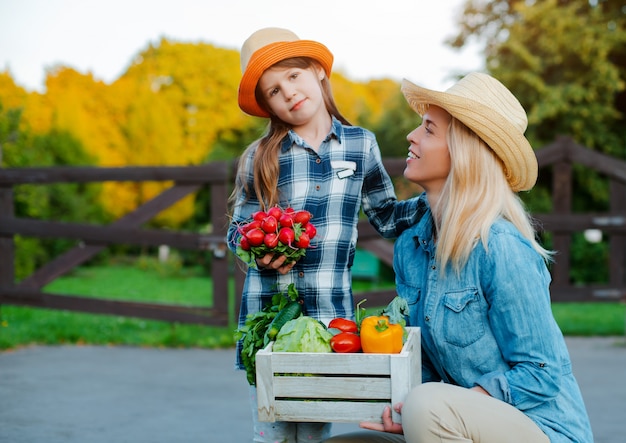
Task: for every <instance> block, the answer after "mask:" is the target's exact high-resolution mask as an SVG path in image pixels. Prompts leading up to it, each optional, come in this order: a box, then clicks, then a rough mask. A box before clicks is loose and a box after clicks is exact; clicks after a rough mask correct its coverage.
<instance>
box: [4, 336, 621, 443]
mask: <svg viewBox="0 0 626 443" xmlns="http://www.w3.org/2000/svg"><path fill="white" fill-rule="evenodd" d="M567 342H568V345H569V347H570V353H571V355H572V360H573V365H574V373H575V374H576V376H577V378H578V380H579V382H580V384H581V388H582V391H583V396H584V397H585V401H586V403H587V408H588V410H589V415H590V417H591V422H592V426H593V428H594V433H595V443H624V442H626V412H625V411H626V343H625V340H624V338H622V337H618V338H584V339H583V338H568V339H567ZM233 360H234V351H233V350H230V349H229V350H195V349H194V350H177V349H143V348H130V347H92V346H61V347H39V346H37V347H28V348H25V349H20V350H17V351H11V352H4V353H0V442H1V443H161V442H162V443H201V442H211V443H218V442H219V443H247V442H249V441H250V433H251V431H250V428H251V420H250V412H249V402H248V398H247V395H248V386H247V384H246V382H245V377H244V375H243V372H239V371H235V370H233ZM353 429H356V425H355V424H345V423H342V424H335V425H334V433H342V432H347V431H350V430H353Z"/></svg>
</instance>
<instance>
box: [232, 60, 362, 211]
mask: <svg viewBox="0 0 626 443" xmlns="http://www.w3.org/2000/svg"><path fill="white" fill-rule="evenodd" d="M275 66H278V67H295V68H301V69H321V65H320V64H319V63H318V62H317V61H315V60H313V59H311V58H308V57H294V58H288V59H285V60H282V61H280V62H278V63H276V64H274V65H273V67H275ZM320 88H321V90H322V96H323V98H324V104H325V105H326V110H327V111H328V113H329V114H330V115H332V116H334V117H336V118H337V120H339V121H340V122H341V123H343V124H344V125H348V126H350V125H351V124H350V122H349V121H348V120H347V119H346V118H345V117H344V116H343V115H341V113H340V112H339V109H338V108H337V105H336V104H335V99H334V98H333V93H332V89H331V85H330V80H329V79H328V77H326V76H324V78H322V79H321V80H320ZM255 95H256V100H257V102H258V103H259V105H260V106H261V107H262V108H263V109H265V110H267V111H268V112H269V114H270V122H269V125H268V128H267V131H266V133H265V135H264V136H263V137H262V138H261V139H260V140H256V141H255V142H254V143H252V144H251V145H250V146H248V147H247V148H246V150H245V151H244V153H243V154H242V155H241V157H240V158H239V164H238V174H237V180H236V181H235V189H234V190H233V193H232V194H231V196H230V199H229V202H231V203H232V202H234V201H235V200H236V197H237V195H239V194H240V193H241V192H245V193H246V195H247V196H249V195H250V194H251V191H254V194H255V195H256V197H257V199H258V201H259V204H260V205H261V209H262V210H266V209H267V208H270V207H272V206H274V205H277V204H278V203H279V201H280V195H279V190H278V174H279V163H278V154H279V151H280V146H281V142H282V140H283V139H284V138H285V136H286V135H287V133H288V132H289V130H290V129H291V125H289V124H287V123H285V122H284V121H282V120H281V119H279V118H278V117H277V116H276V115H274V113H272V111H271V109H270V108H269V106H268V105H267V103H266V102H265V99H264V98H263V95H262V94H261V93H260V92H259V90H258V88H257V90H256V91H255ZM254 149H256V152H255V153H254V155H253V156H251V153H252V151H253V150H254ZM249 157H252V162H253V165H252V168H253V177H254V179H253V181H252V189H251V188H250V183H248V181H247V180H246V177H245V171H246V170H247V159H248V158H249Z"/></svg>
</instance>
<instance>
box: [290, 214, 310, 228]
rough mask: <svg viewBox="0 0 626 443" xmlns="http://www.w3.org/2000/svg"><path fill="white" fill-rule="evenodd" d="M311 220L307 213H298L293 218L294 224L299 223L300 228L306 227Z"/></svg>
mask: <svg viewBox="0 0 626 443" xmlns="http://www.w3.org/2000/svg"><path fill="white" fill-rule="evenodd" d="M310 220H311V213H310V212H309V211H304V210H303V211H298V212H296V215H294V217H293V221H294V223H300V224H301V225H302V226H304V225H306V224H307V223H308V222H309V221H310Z"/></svg>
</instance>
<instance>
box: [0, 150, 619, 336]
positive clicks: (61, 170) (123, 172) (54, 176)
mask: <svg viewBox="0 0 626 443" xmlns="http://www.w3.org/2000/svg"><path fill="white" fill-rule="evenodd" d="M537 158H538V161H539V165H540V168H546V167H550V166H551V167H552V169H553V174H552V177H553V192H552V198H553V200H554V204H553V208H554V212H553V213H551V214H534V216H535V218H537V219H538V220H539V221H540V222H541V224H542V226H543V229H544V230H545V231H549V232H552V233H553V238H554V247H555V249H557V250H558V251H559V254H558V255H557V258H556V263H555V265H554V266H553V269H552V273H553V286H552V296H553V299H554V300H555V301H605V300H618V299H625V298H626V275H625V268H626V162H624V161H621V160H617V159H614V158H610V157H607V156H605V155H602V154H599V153H597V152H594V151H591V150H589V149H586V148H584V147H582V146H579V145H577V144H576V143H575V142H574V141H572V140H571V139H569V138H559V139H557V140H556V141H555V142H554V143H553V144H551V145H549V146H547V147H545V148H543V149H541V150H539V151H537ZM574 163H580V164H582V165H584V166H587V167H590V168H592V169H595V170H597V171H598V172H600V173H602V174H604V175H606V176H607V177H608V179H609V180H610V183H611V187H610V192H611V197H610V198H611V200H610V201H611V209H610V211H609V213H606V214H574V213H572V211H571V201H572V165H573V164H574ZM404 165H405V160H404V159H385V167H386V168H387V170H388V172H389V174H390V175H391V176H392V177H399V176H401V175H402V171H403V170H404ZM233 171H234V163H233V162H215V163H210V164H207V165H202V166H189V167H125V168H89V167H88V168H85V167H50V168H19V169H0V304H13V305H23V306H33V307H39V308H50V309H65V310H72V311H81V312H92V313H100V314H113V315H122V316H131V317H140V318H149V319H157V320H165V321H173V322H182V323H199V324H208V325H228V324H232V322H233V319H234V318H235V317H234V316H235V314H236V312H237V311H238V308H239V303H240V297H239V296H238V294H241V289H242V287H243V279H244V274H243V272H242V271H241V269H240V267H239V266H235V261H236V260H235V258H234V257H233V255H232V254H231V253H230V251H229V250H228V248H227V247H226V230H227V223H228V219H227V215H226V214H227V206H226V201H227V197H228V194H229V192H230V189H231V187H232V183H233V181H234V180H233ZM104 181H127V182H128V181H130V182H143V181H168V182H169V181H172V182H174V185H173V186H172V187H170V188H168V189H167V190H165V191H164V192H163V193H162V194H160V195H158V196H157V197H155V198H154V199H152V200H150V201H148V202H147V203H145V204H143V205H142V206H140V207H138V208H137V209H136V210H135V211H133V212H131V213H129V214H127V215H126V216H124V217H122V218H120V219H119V220H117V221H116V222H114V223H112V224H111V225H108V226H95V225H89V224H81V223H63V222H56V221H44V220H34V219H26V218H18V217H16V216H15V212H14V206H15V202H14V200H13V189H14V186H17V185H24V184H37V185H46V184H51V183H59V182H72V183H88V182H104ZM204 186H207V187H208V188H209V190H210V201H211V207H210V208H208V217H207V219H208V221H209V226H211V227H212V231H211V232H210V233H207V234H198V233H191V232H172V231H166V230H155V229H152V230H149V229H142V228H141V225H142V224H144V223H146V222H147V221H149V220H151V219H152V218H153V217H154V216H155V215H156V214H158V213H159V212H161V211H162V210H164V209H166V208H168V207H170V206H171V205H173V204H174V203H176V202H177V201H178V200H180V199H182V198H183V197H185V196H187V195H189V194H191V193H194V192H196V191H198V190H199V189H200V188H202V187H204ZM586 229H600V230H602V231H603V232H604V233H606V234H608V235H609V236H610V264H609V272H610V281H609V283H608V284H606V285H590V286H573V285H572V284H571V283H570V278H569V273H570V260H569V252H570V239H571V235H572V234H573V233H575V232H581V231H584V230H586ZM15 235H21V236H33V237H51V238H66V239H74V240H76V241H77V245H76V246H75V247H74V248H73V249H71V250H69V251H67V252H65V253H63V254H62V255H60V256H59V257H56V258H55V259H53V260H52V261H51V262H49V263H47V264H46V265H44V266H43V267H41V268H40V269H38V270H36V271H35V272H34V273H33V274H32V275H30V276H28V277H27V278H25V279H24V280H22V281H20V282H16V281H15V271H14V259H15V253H14V252H15V251H14V248H15V243H14V236H15ZM112 244H129V245H142V246H160V245H169V246H171V247H173V248H178V249H190V250H206V251H210V252H211V260H210V261H211V263H210V269H211V276H212V278H211V281H212V285H213V291H212V292H213V306H212V307H210V308H208V307H198V306H181V305H169V304H161V303H139V302H131V301H121V300H111V299H106V298H91V297H83V296H76V295H68V294H53V293H49V292H42V288H43V287H44V286H46V285H47V284H48V283H50V282H51V281H53V280H54V279H55V278H57V277H59V276H61V275H63V274H65V273H67V272H68V271H70V270H71V269H73V268H74V267H76V266H78V265H80V264H82V263H84V262H85V261H87V260H89V259H90V258H92V257H93V256H94V255H95V254H97V253H98V252H100V251H101V250H103V249H104V248H106V247H107V246H109V245H112ZM359 247H361V248H363V249H366V250H368V251H370V252H372V253H373V254H375V255H376V256H377V257H378V258H379V259H380V260H381V261H382V262H383V263H386V264H388V265H391V263H392V258H393V244H392V243H391V242H389V241H387V240H384V239H382V238H380V237H379V236H378V235H377V233H376V232H375V231H374V229H373V228H372V227H371V226H370V225H369V223H367V222H362V223H361V224H360V225H359ZM232 278H234V281H235V285H234V289H231V288H230V285H229V280H231V279H232ZM233 290H234V292H235V293H234V294H232V293H230V291H233ZM394 295H395V292H394V291H393V290H381V291H371V292H367V293H359V294H356V295H355V298H356V300H357V301H358V300H360V299H362V298H367V299H368V300H370V301H371V302H372V303H380V304H381V305H382V304H384V303H386V302H388V301H389V300H391V298H393V296H394ZM207 297H208V294H207ZM231 298H234V299H235V300H236V302H235V306H234V307H233V308H232V309H230V310H229V299H231Z"/></svg>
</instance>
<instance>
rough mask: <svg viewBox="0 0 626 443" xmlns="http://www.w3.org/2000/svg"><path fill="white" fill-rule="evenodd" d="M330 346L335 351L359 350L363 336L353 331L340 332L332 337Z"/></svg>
mask: <svg viewBox="0 0 626 443" xmlns="http://www.w3.org/2000/svg"><path fill="white" fill-rule="evenodd" d="M330 347H331V348H332V350H333V351H335V352H342V353H345V352H359V351H360V350H361V337H359V336H358V335H356V334H354V333H352V332H340V333H339V334H337V335H333V337H332V338H331V339H330Z"/></svg>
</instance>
